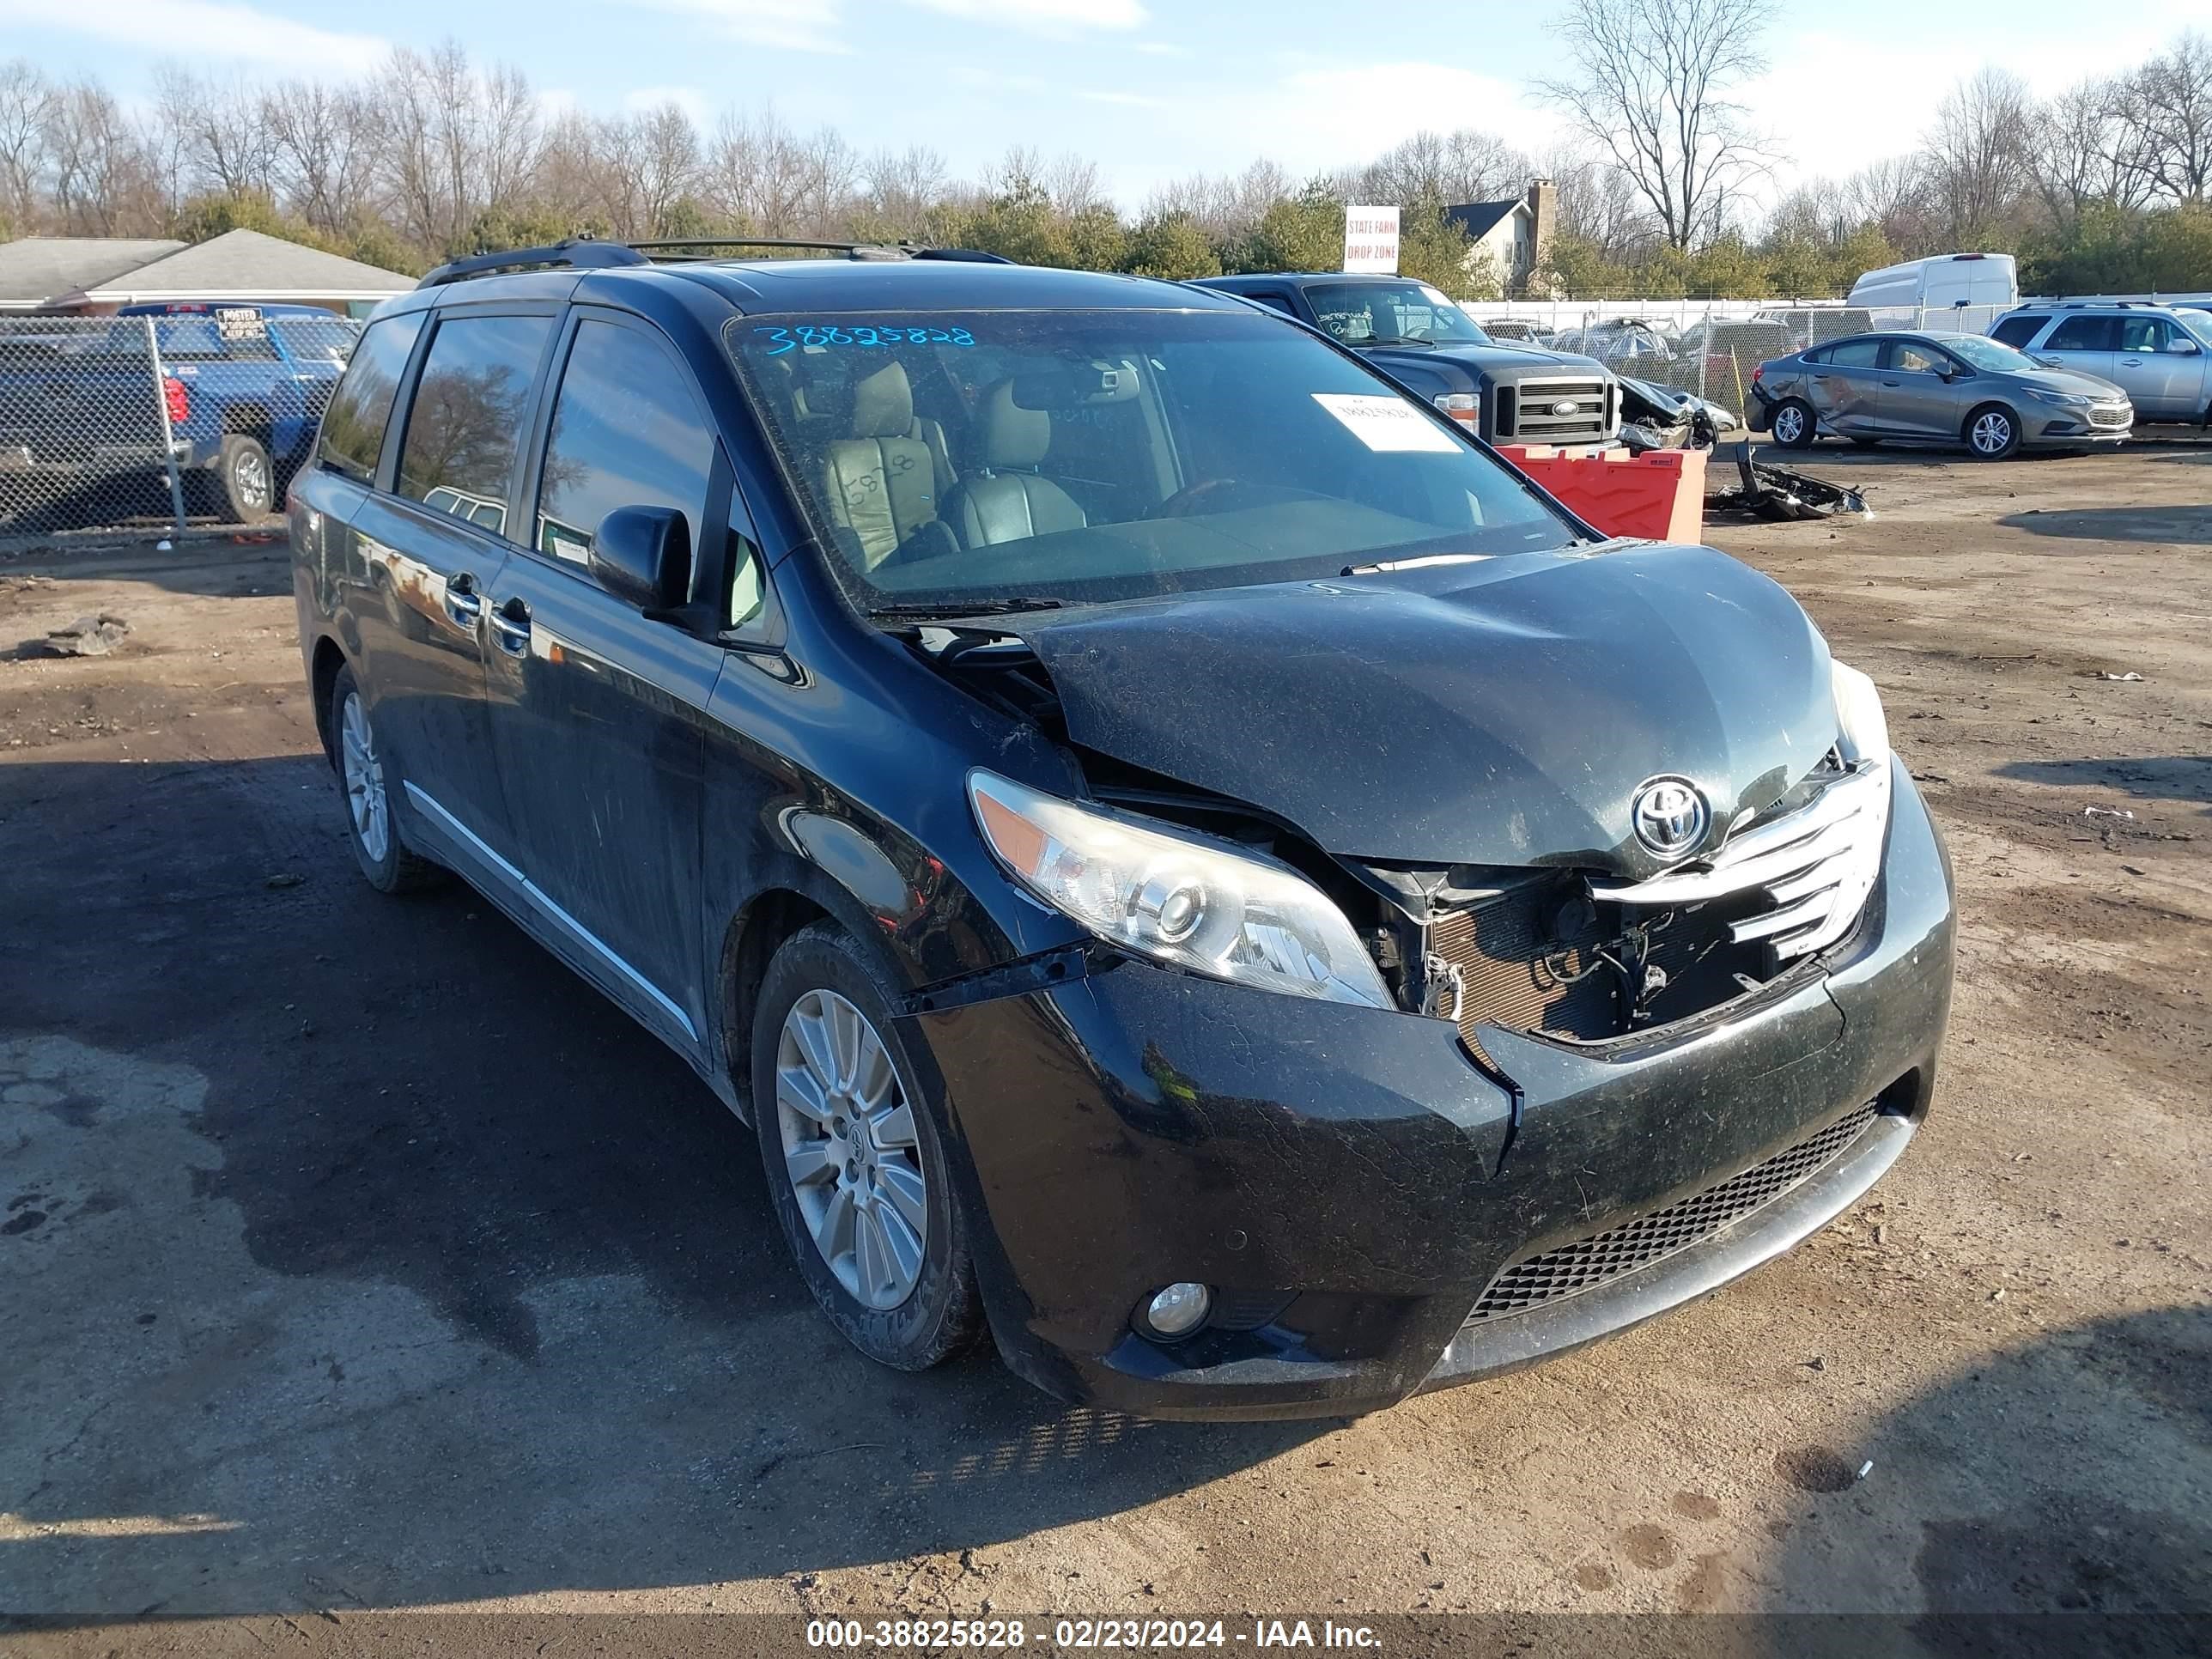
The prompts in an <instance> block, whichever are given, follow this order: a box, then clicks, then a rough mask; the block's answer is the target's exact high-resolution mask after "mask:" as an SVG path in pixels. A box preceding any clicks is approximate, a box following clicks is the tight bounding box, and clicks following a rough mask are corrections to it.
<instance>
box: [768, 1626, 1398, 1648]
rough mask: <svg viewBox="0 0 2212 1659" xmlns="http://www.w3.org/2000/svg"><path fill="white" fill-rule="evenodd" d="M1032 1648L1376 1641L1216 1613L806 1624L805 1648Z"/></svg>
mask: <svg viewBox="0 0 2212 1659" xmlns="http://www.w3.org/2000/svg"><path fill="white" fill-rule="evenodd" d="M1032 1643H1034V1644H1036V1646H1038V1647H1049V1648H1056V1649H1066V1650H1078V1651H1083V1650H1097V1649H1122V1650H1131V1649H1153V1650H1174V1649H1179V1648H1228V1647H1234V1646H1244V1647H1249V1648H1262V1649H1268V1648H1333V1649H1367V1650H1373V1649H1376V1648H1377V1647H1379V1646H1380V1645H1381V1643H1380V1642H1379V1641H1378V1640H1377V1638H1376V1633H1375V1632H1374V1630H1373V1629H1372V1628H1371V1627H1370V1626H1365V1625H1340V1624H1338V1623H1336V1622H1335V1621H1334V1620H1321V1621H1319V1623H1318V1625H1316V1624H1314V1623H1310V1622H1309V1621H1308V1620H1304V1619H1255V1620H1253V1621H1252V1624H1251V1627H1250V1628H1249V1630H1246V1629H1240V1628H1237V1627H1236V1626H1231V1625H1230V1624H1228V1622H1227V1621H1226V1620H1220V1619H1212V1620H1206V1619H1058V1620H1054V1621H1053V1623H1052V1624H1051V1626H1049V1627H1047V1626H1045V1625H1043V1624H1042V1623H1038V1624H1036V1625H1034V1626H1032V1625H1030V1624H1029V1623H1027V1622H1025V1621H1024V1620H1019V1619H914V1620H908V1619H894V1620H884V1619H878V1620H875V1621H873V1622H872V1623H864V1622H863V1621H861V1620H858V1619H815V1620H809V1621H808V1622H807V1626H806V1645H807V1646H808V1647H810V1648H831V1649H836V1648H848V1649H867V1648H873V1649H878V1650H882V1649H890V1650H924V1651H945V1650H952V1651H958V1650H978V1651H981V1650H1007V1649H1015V1648H1024V1647H1027V1646H1029V1645H1030V1644H1032Z"/></svg>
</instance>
